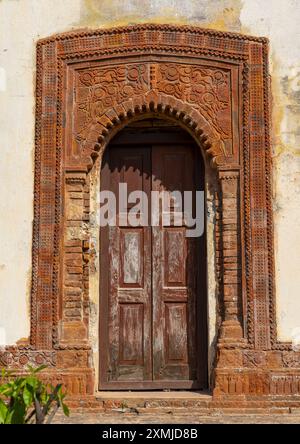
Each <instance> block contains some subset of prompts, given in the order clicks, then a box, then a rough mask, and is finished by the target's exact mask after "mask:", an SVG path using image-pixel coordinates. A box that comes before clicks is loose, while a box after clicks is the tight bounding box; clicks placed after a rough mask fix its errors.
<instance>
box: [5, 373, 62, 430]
mask: <svg viewBox="0 0 300 444" xmlns="http://www.w3.org/2000/svg"><path fill="white" fill-rule="evenodd" d="M44 368H46V366H44V365H42V366H40V367H37V368H33V367H31V366H29V367H28V371H29V373H28V375H26V376H19V377H15V378H13V377H12V375H11V373H9V372H7V371H6V370H2V378H3V379H5V380H6V381H7V382H5V383H4V384H2V385H0V424H44V423H47V424H49V423H50V422H51V421H52V419H53V417H54V415H55V413H56V412H57V410H58V409H59V407H61V408H62V410H63V412H64V414H65V415H66V416H69V409H68V407H67V406H66V404H65V403H64V398H65V396H66V394H65V393H63V392H62V384H57V385H56V386H55V387H54V386H53V385H51V384H44V383H43V382H42V381H41V380H40V379H39V378H38V376H37V373H39V372H40V371H42V370H43V369H44Z"/></svg>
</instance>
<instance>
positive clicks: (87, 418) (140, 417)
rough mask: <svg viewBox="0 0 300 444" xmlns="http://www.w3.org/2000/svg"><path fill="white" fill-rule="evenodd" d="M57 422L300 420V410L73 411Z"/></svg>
mask: <svg viewBox="0 0 300 444" xmlns="http://www.w3.org/2000/svg"><path fill="white" fill-rule="evenodd" d="M53 423H56V424H299V423H300V414H297V415H295V414H279V415H278V414H274V415H261V414H253V415H249V414H245V415H236V414H234V415H233V414H232V415H229V414H213V415H210V416H207V415H206V416H202V415H201V414H199V413H193V412H185V413H183V412H181V413H179V412H176V413H174V412H169V413H164V414H159V415H158V414H157V413H156V414H154V413H136V412H135V413H134V412H131V413H121V412H109V413H88V412H87V413H78V412H74V413H71V415H70V417H69V418H67V417H65V416H63V415H62V414H61V413H59V414H57V415H56V417H55V418H54V421H53Z"/></svg>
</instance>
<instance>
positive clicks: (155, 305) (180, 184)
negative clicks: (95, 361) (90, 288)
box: [99, 137, 207, 390]
mask: <svg viewBox="0 0 300 444" xmlns="http://www.w3.org/2000/svg"><path fill="white" fill-rule="evenodd" d="M138 141H140V143H134V139H132V140H131V142H132V143H130V138H129V140H128V138H127V139H126V143H125V144H115V145H114V144H111V145H110V146H109V147H108V148H107V150H106V153H105V155H104V159H103V163H102V171H101V188H102V190H110V191H113V192H114V193H115V195H116V196H117V209H118V205H119V198H120V196H119V184H120V183H126V184H127V192H128V194H129V193H130V192H132V191H139V190H142V191H144V192H145V193H146V195H147V196H148V205H149V206H148V210H149V211H148V215H149V224H148V226H130V224H128V222H127V224H126V223H124V214H120V212H118V211H117V223H116V226H108V227H102V228H101V234H100V282H101V283H100V353H99V356H100V366H99V367H100V381H99V387H100V389H102V390H103V389H109V390H120V389H121V390H122V389H123V390H126V389H128V390H144V389H191V388H198V389H200V388H206V386H207V308H206V304H207V295H206V249H205V234H204V235H202V236H201V237H198V238H192V237H186V229H187V227H186V226H185V223H184V221H183V223H182V225H181V226H177V225H176V226H175V225H174V224H172V217H171V224H168V226H164V223H163V220H162V218H161V215H162V214H161V213H160V217H159V224H158V225H157V226H151V223H150V221H151V219H150V214H151V191H162V190H167V191H174V190H179V191H181V192H183V191H195V190H196V189H198V190H203V189H204V167H203V160H202V159H201V156H200V154H199V153H198V149H197V147H195V146H194V144H193V142H192V141H191V140H190V139H188V138H187V141H183V142H184V143H182V141H180V140H178V138H176V137H173V138H172V137H168V138H167V143H163V144H162V143H159V141H157V142H156V143H151V144H150V143H149V137H148V138H146V140H145V141H144V142H143V138H138ZM150 141H151V138H150ZM154 141H156V139H155V140H154ZM132 206H133V204H132V203H128V204H127V210H128V211H129V210H132ZM171 207H172V201H171V204H170V212H172V211H174V209H172V208H171ZM125 209H126V208H125ZM164 210H165V208H164ZM122 211H123V210H122Z"/></svg>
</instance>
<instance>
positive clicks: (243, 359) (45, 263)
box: [0, 25, 300, 399]
mask: <svg viewBox="0 0 300 444" xmlns="http://www.w3.org/2000/svg"><path fill="white" fill-rule="evenodd" d="M267 56H268V42H267V40H266V39H264V38H254V37H247V36H243V35H239V34H230V33H222V32H215V31H210V30H203V29H198V28H193V27H176V26H163V25H140V26H134V27H128V28H116V29H111V30H99V31H90V32H72V33H67V34H61V35H57V36H54V37H51V38H49V39H44V40H41V41H40V42H39V43H38V45H37V87H36V155H35V156H36V157H35V200H34V201H35V217H34V241H33V278H32V282H33V285H32V297H31V337H30V343H29V344H22V345H20V346H19V347H8V348H7V349H6V350H5V351H4V352H1V355H0V360H1V362H3V363H4V364H5V365H6V366H7V367H10V368H12V369H18V370H20V369H22V368H24V366H25V365H26V364H27V363H28V362H38V363H42V362H45V363H46V364H47V365H48V366H49V378H51V379H53V378H54V379H55V380H59V379H61V380H63V381H64V383H65V384H66V385H67V387H68V389H69V392H70V393H71V394H74V395H76V394H80V395H93V393H94V391H95V387H94V370H93V368H94V366H93V362H92V351H91V348H90V343H89V261H90V256H91V252H90V233H89V222H90V208H89V202H90V196H89V192H90V185H89V183H90V172H91V171H92V169H93V166H94V164H95V161H96V159H98V161H100V162H101V158H102V155H103V152H104V150H105V148H106V146H107V144H108V143H109V141H110V140H111V138H112V137H113V136H114V135H115V134H116V133H117V132H118V131H120V130H121V129H122V128H123V127H125V126H126V125H127V124H128V123H129V122H132V121H135V120H139V119H142V118H146V117H160V118H164V119H169V120H173V121H176V122H177V123H178V124H179V125H181V126H182V127H183V128H185V129H186V130H187V131H188V132H189V133H190V134H191V135H192V136H193V137H194V139H195V140H196V142H197V143H198V145H199V149H201V150H203V153H204V154H205V156H206V157H207V159H208V160H209V163H210V168H211V169H212V171H214V173H215V180H216V183H217V188H218V189H219V192H218V193H216V196H215V206H216V208H217V216H218V220H217V224H216V230H215V251H216V257H217V270H218V281H219V282H218V283H219V285H218V287H219V291H220V296H219V301H220V305H221V313H222V319H221V326H220V331H219V339H218V352H217V362H216V367H215V369H214V375H213V378H212V380H213V383H212V388H213V389H214V392H213V393H214V397H215V398H216V399H217V398H220V397H227V396H231V395H233V396H235V395H244V396H248V395H251V396H265V395H291V394H293V395H296V394H299V389H300V384H299V379H300V365H299V356H298V353H296V352H294V351H293V350H292V347H291V344H288V343H287V344H282V343H278V342H277V338H276V321H275V304H274V300H275V295H274V273H273V268H274V263H273V262H274V259H273V228H272V207H271V188H270V186H271V185H270V182H271V180H270V172H271V157H270V141H269V112H270V110H269V75H268V64H267V59H268V58H267ZM100 353H101V350H100ZM25 361H26V362H25ZM50 368H51V370H50Z"/></svg>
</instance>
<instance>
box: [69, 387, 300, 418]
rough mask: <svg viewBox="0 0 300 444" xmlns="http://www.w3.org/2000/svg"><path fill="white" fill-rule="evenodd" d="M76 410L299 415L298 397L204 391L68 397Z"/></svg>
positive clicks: (299, 402) (117, 413)
mask: <svg viewBox="0 0 300 444" xmlns="http://www.w3.org/2000/svg"><path fill="white" fill-rule="evenodd" d="M68 404H69V406H70V408H71V409H73V410H74V409H75V410H76V411H90V412H95V413H97V412H99V413H103V412H109V413H110V412H111V413H112V414H115V415H135V414H138V413H144V414H151V413H153V414H155V413H159V414H164V415H168V414H183V415H188V414H193V415H195V414H198V415H199V416H201V415H206V416H207V415H218V414H229V415H231V414H232V415H239V414H245V415H247V414H282V413H292V414H300V397H268V398H266V397H260V398H258V397H252V398H251V397H248V398H247V399H245V397H229V398H213V397H212V396H211V395H210V394H209V393H205V392H98V393H97V394H96V396H94V397H93V396H91V397H89V398H87V397H86V398H84V399H81V398H80V397H72V398H69V400H68Z"/></svg>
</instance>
